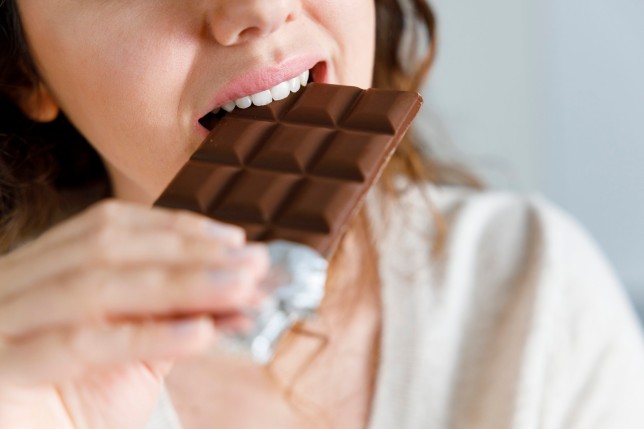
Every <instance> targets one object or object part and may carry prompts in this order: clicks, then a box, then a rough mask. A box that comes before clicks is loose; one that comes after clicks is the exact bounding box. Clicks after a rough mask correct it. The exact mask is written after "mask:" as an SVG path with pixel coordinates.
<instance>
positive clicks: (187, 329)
mask: <svg viewBox="0 0 644 429" xmlns="http://www.w3.org/2000/svg"><path fill="white" fill-rule="evenodd" d="M201 325H202V320H201V319H196V320H195V319H180V320H177V321H174V322H172V324H171V327H172V331H173V332H175V333H176V334H179V335H191V334H194V333H195V332H197V331H198V330H199V329H200V328H201Z"/></svg>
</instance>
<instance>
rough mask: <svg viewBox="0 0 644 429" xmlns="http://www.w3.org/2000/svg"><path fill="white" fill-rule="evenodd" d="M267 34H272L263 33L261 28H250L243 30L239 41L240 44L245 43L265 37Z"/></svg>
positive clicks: (238, 37) (238, 38)
mask: <svg viewBox="0 0 644 429" xmlns="http://www.w3.org/2000/svg"><path fill="white" fill-rule="evenodd" d="M267 34H270V32H267V31H262V30H261V29H260V28H259V27H250V28H245V29H244V30H242V32H241V33H239V35H238V36H237V40H238V41H239V42H245V41H247V40H252V39H255V38H260V37H263V36H265V35H267Z"/></svg>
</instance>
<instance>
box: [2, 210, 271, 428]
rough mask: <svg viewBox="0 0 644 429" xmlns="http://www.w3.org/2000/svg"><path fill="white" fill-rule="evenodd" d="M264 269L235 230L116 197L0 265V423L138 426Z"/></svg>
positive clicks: (248, 295) (236, 317)
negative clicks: (179, 362)
mask: <svg viewBox="0 0 644 429" xmlns="http://www.w3.org/2000/svg"><path fill="white" fill-rule="evenodd" d="M267 268H268V257H267V255H266V252H265V249H264V248H263V247H261V246H259V245H246V244H245V239H244V234H243V231H242V230H241V229H239V228H237V227H234V226H229V225H224V224H221V223H215V222H213V221H211V220H208V219H206V218H204V217H202V216H199V215H196V214H192V213H188V212H182V211H171V210H165V209H159V208H154V209H149V208H146V207H142V206H136V205H132V204H127V203H121V202H117V201H106V202H101V203H98V204H96V205H95V206H93V207H92V208H90V209H88V210H87V211H85V212H84V213H81V214H80V215H78V216H76V217H74V218H72V219H70V220H68V221H66V222H65V223H62V224H60V225H58V226H57V227H55V228H52V229H51V230H50V231H48V232H47V233H45V234H44V235H42V236H41V237H40V238H38V239H37V240H35V241H33V242H31V243H29V244H27V245H25V246H24V247H22V248H20V249H18V250H16V251H14V252H12V253H10V254H8V255H6V256H4V257H2V258H0V427H3V428H4V427H11V428H32V427H36V428H40V427H43V428H143V427H144V426H145V422H146V421H147V419H148V418H149V415H150V413H151V412H152V410H153V407H154V405H155V403H156V400H157V397H158V394H159V391H160V386H161V382H162V380H163V377H164V375H165V374H166V373H167V371H168V370H169V368H170V365H171V362H172V360H174V359H176V358H180V357H183V356H188V355H192V354H195V353H198V352H201V351H203V350H204V349H206V348H207V347H208V346H209V345H211V344H212V341H213V339H214V338H215V336H216V332H217V328H220V327H221V326H227V327H230V326H231V325H232V326H235V324H238V322H240V321H243V318H242V316H241V315H240V313H239V312H240V309H242V308H245V307H248V306H251V305H253V303H255V302H257V300H258V297H259V291H258V283H259V281H260V280H261V279H262V278H263V276H264V275H265V273H266V271H267ZM206 315H207V316H206ZM213 321H214V322H213Z"/></svg>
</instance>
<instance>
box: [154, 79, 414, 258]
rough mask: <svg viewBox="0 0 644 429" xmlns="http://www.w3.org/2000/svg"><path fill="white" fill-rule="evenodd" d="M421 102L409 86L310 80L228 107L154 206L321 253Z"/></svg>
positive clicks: (336, 236) (333, 241)
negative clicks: (260, 102)
mask: <svg viewBox="0 0 644 429" xmlns="http://www.w3.org/2000/svg"><path fill="white" fill-rule="evenodd" d="M420 104H421V98H420V96H419V95H418V94H416V93H410V92H401V91H393V90H380V89H367V90H361V89H359V88H354V87H347V86H340V85H327V84H310V85H308V86H307V87H306V88H303V89H302V90H300V91H299V92H298V93H295V94H292V95H291V96H289V97H288V98H286V99H284V100H280V101H275V102H273V103H271V104H269V105H267V106H262V107H257V106H253V107H250V108H248V109H243V110H242V109H235V110H233V111H232V112H230V113H227V114H226V115H225V116H224V117H223V118H222V119H221V120H220V121H219V123H218V124H217V125H216V126H215V128H214V129H213V130H212V131H211V132H210V135H209V136H208V138H206V140H205V141H204V142H203V144H202V145H201V147H200V148H199V149H198V150H197V151H196V153H195V154H194V155H193V156H192V158H191V159H190V161H188V163H187V164H186V165H185V167H184V168H183V169H182V170H181V171H180V172H179V174H178V175H177V176H176V177H175V179H174V180H173V181H172V183H170V185H169V186H168V187H167V189H166V190H165V191H164V192H163V194H162V195H161V197H160V198H159V199H158V201H157V202H156V203H155V205H159V206H164V207H172V208H181V209H188V210H193V211H196V212H199V213H202V214H204V215H206V216H209V217H212V218H214V219H217V220H219V221H222V222H228V223H232V224H236V225H239V226H242V227H243V228H244V229H245V230H246V233H247V236H248V239H249V240H252V241H271V240H277V239H283V240H289V241H294V242H298V243H302V244H305V245H307V246H310V247H312V248H314V249H316V250H317V251H318V252H319V253H321V254H322V255H324V256H326V257H328V256H330V255H331V253H332V252H333V250H334V249H335V247H336V246H337V244H338V242H339V240H340V238H341V235H342V232H343V231H344V229H345V228H346V226H347V225H348V223H349V221H350V220H351V218H352V216H353V215H355V213H356V211H357V209H358V208H359V206H360V204H361V202H362V200H363V197H364V195H365V194H366V192H367V190H368V189H369V188H370V187H371V185H372V184H373V182H374V181H375V180H376V179H377V178H378V176H379V175H380V173H381V172H382V170H383V168H384V166H385V165H386V163H387V161H388V159H389V158H390V157H391V155H392V154H393V152H394V150H395V149H396V147H397V146H398V143H399V142H400V140H401V139H402V137H403V135H404V134H405V132H406V131H407V128H408V127H409V125H410V124H411V121H412V120H413V118H414V116H415V115H416V113H417V111H418V109H419V108H420Z"/></svg>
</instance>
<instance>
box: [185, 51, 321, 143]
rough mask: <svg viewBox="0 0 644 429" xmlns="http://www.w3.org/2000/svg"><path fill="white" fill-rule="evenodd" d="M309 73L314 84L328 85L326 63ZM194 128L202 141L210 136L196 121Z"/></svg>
mask: <svg viewBox="0 0 644 429" xmlns="http://www.w3.org/2000/svg"><path fill="white" fill-rule="evenodd" d="M310 72H311V79H312V80H313V82H315V83H328V77H329V73H328V66H327V63H326V62H320V63H317V64H316V65H314V66H313V68H312V69H311V70H310ZM196 128H197V133H198V134H199V136H200V137H201V138H202V139H205V138H206V137H208V134H210V131H209V130H208V129H207V128H206V127H204V126H203V125H201V123H200V122H199V121H198V120H197V122H196Z"/></svg>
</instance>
